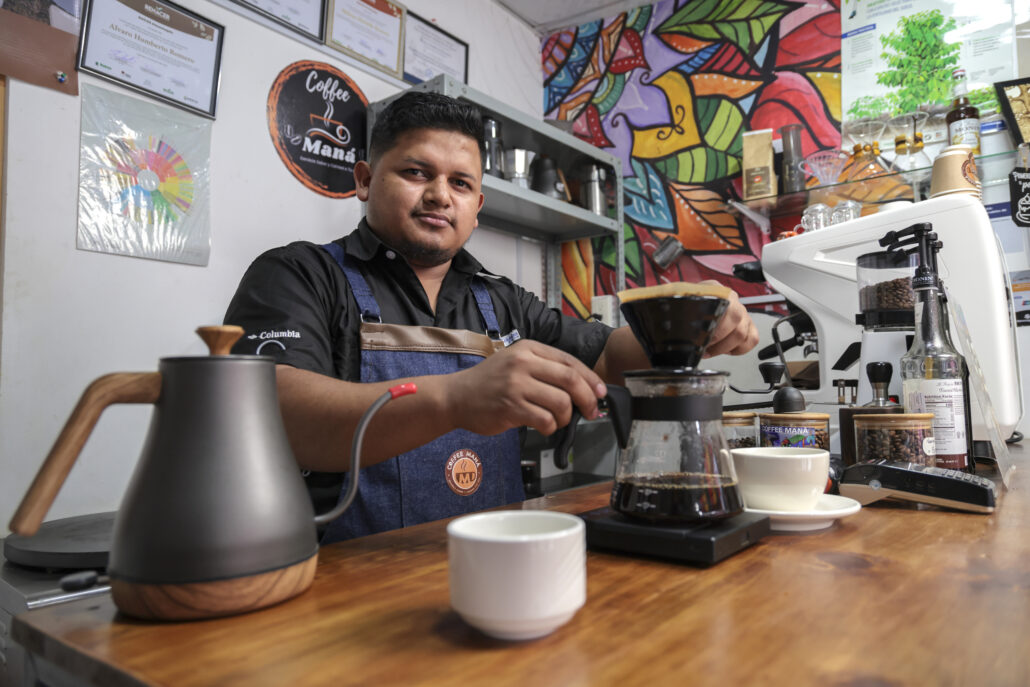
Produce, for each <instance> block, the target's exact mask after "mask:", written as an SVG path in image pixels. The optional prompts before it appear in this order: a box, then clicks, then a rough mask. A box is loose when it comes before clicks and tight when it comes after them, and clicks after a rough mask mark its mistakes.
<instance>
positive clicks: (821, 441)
mask: <svg viewBox="0 0 1030 687" xmlns="http://www.w3.org/2000/svg"><path fill="white" fill-rule="evenodd" d="M758 439H759V443H760V444H761V445H762V446H791V447H794V448H802V447H805V448H822V449H826V450H827V451H829V450H830V415H829V413H759V414H758Z"/></svg>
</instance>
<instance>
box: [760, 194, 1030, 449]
mask: <svg viewBox="0 0 1030 687" xmlns="http://www.w3.org/2000/svg"><path fill="white" fill-rule="evenodd" d="M918 222H929V223H931V224H933V227H934V231H936V232H937V234H938V236H939V237H940V239H941V241H943V243H944V248H943V250H941V252H940V254H939V256H938V261H939V269H940V275H941V277H942V278H943V280H944V282H945V283H946V284H947V286H948V298H949V301H950V302H951V305H952V307H953V308H956V309H957V310H959V311H961V313H962V314H963V316H964V320H965V323H966V325H967V326H968V331H969V335H970V340H971V348H972V351H966V350H963V351H962V353H963V354H964V355H966V357H967V359H968V358H969V356H970V354H971V353H973V354H975V355H976V357H977V358H978V359H979V362H980V366H981V368H982V370H983V377H984V382H985V386H986V390H987V395H988V397H989V398H990V401H991V405H992V406H993V411H994V417H995V418H996V420H997V425H998V430H999V431H1000V434H1001V436H1003V437H1008V436H1009V435H1010V434H1011V433H1012V431H1013V430H1014V429H1015V427H1016V424H1017V423H1018V422H1019V420H1020V418H1021V417H1022V415H1023V403H1022V389H1021V382H1020V378H1019V360H1018V353H1017V346H1016V327H1015V318H1014V313H1013V310H1012V301H1011V298H1010V294H1011V284H1010V282H1009V275H1008V267H1007V266H1006V264H1005V258H1004V254H1003V252H1002V250H1001V247H1000V246H999V244H998V240H997V237H996V235H995V233H994V229H993V227H992V226H991V222H990V219H989V218H988V216H987V211H986V210H985V209H984V206H983V204H982V203H980V202H979V201H978V200H977V199H976V198H973V197H971V196H968V195H963V194H952V195H946V196H941V197H938V198H932V199H930V200H925V201H922V202H920V203H914V204H912V205H909V206H906V207H904V208H897V209H891V210H889V211H885V212H879V213H876V214H873V215H869V216H866V217H860V218H858V219H854V220H850V221H848V222H843V223H841V224H834V225H831V226H829V227H827V228H824V229H820V230H819V231H813V232H805V233H803V234H799V235H797V236H794V237H790V238H787V239H783V240H781V241H775V242H773V243H769V244H767V245H766V246H765V247H764V249H763V253H762V261H761V262H762V270H763V272H764V274H765V278H766V279H767V280H768V282H769V284H770V285H771V286H772V287H773V288H775V289H776V290H777V291H778V292H779V293H780V294H782V295H783V296H784V297H785V298H787V300H788V301H790V302H791V303H793V304H795V305H796V306H797V307H798V308H800V309H801V310H802V311H804V312H805V313H807V314H808V315H809V317H810V318H811V320H812V322H813V323H814V325H815V329H816V334H817V337H818V341H819V355H820V364H819V384H818V387H817V388H815V389H806V390H803V391H802V393H803V394H804V395H805V398H806V401H807V402H808V404H809V405H810V406H812V405H816V406H818V405H826V406H835V405H837V404H838V389H837V386H836V385H835V383H834V382H835V380H837V379H841V378H844V379H848V378H850V379H853V380H856V381H861V380H860V377H862V376H864V375H861V374H860V371H861V370H864V369H865V365H866V364H867V363H870V362H881V361H882V362H889V363H891V364H892V365H893V366H894V369H895V370H897V369H899V367H898V360H897V359H893V356H895V355H897V357H898V358H900V354H899V351H900V353H901V354H903V353H904V350H902V349H903V348H905V347H904V345H903V344H901V343H900V339H899V337H898V335H897V332H894V336H893V340H892V343H890V344H889V345H888V346H887V348H884V347H882V346H881V347H878V348H874V347H873V346H872V345H870V344H869V340H870V337H869V336H868V333H864V331H863V329H864V327H863V326H862V325H859V324H858V323H857V322H856V320H855V315H856V313H857V312H858V311H859V310H860V307H859V294H860V280H859V267H858V260H859V257H860V256H864V255H869V254H873V253H877V252H880V251H882V250H883V247H881V246H880V245H879V241H880V239H882V238H884V236H886V235H887V233H888V232H891V231H899V230H902V229H904V228H905V227H908V226H910V225H912V224H916V223H918ZM897 267H899V269H900V268H901V266H900V265H898V266H897ZM896 276H897V277H900V272H899V275H896ZM892 278H893V277H892ZM953 326H954V325H953ZM864 334H865V335H864ZM888 339H889V337H888ZM888 339H884V341H887V340H888ZM858 346H863V350H862V352H861V355H860V356H858V357H856V356H850V365H847V366H846V368H845V369H840V368H842V367H845V366H844V365H840V364H839V363H840V361H841V359H842V356H843V355H844V353H845V352H847V351H848V350H849V349H850V350H852V351H853V350H855V348H856V347H858ZM888 356H889V357H891V358H892V359H890V360H884V359H883V358H884V357H888ZM874 358H876V359H875V360H874ZM835 363H838V365H837V366H836V367H837V369H834V367H835ZM892 388H894V387H893V386H892ZM871 398H872V394H871V389H870V387H869V386H868V384H864V385H861V386H860V387H859V393H858V397H857V403H858V404H859V405H862V404H863V403H866V402H867V401H869V400H870V399H871ZM973 411H974V412H973V439H974V442H975V443H980V444H981V445H983V442H987V441H988V440H989V432H988V426H987V423H986V421H985V419H984V417H985V413H984V411H983V410H981V409H980V407H979V404H978V403H977V402H976V401H975V399H974V403H973ZM978 455H983V454H980V453H978Z"/></svg>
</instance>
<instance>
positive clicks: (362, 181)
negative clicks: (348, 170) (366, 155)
mask: <svg viewBox="0 0 1030 687" xmlns="http://www.w3.org/2000/svg"><path fill="white" fill-rule="evenodd" d="M371 183H372V167H371V166H369V164H368V163H367V162H365V161H364V160H358V162H357V164H355V165H354V189H355V191H356V193H357V196H358V200H360V201H361V202H362V203H364V202H365V201H367V200H368V187H369V186H370V185H371Z"/></svg>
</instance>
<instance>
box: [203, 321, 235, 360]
mask: <svg viewBox="0 0 1030 687" xmlns="http://www.w3.org/2000/svg"><path fill="white" fill-rule="evenodd" d="M197 334H199V335H200V338H201V339H203V340H204V343H206V344H207V348H208V350H209V351H210V352H211V355H229V351H231V350H232V346H233V344H234V343H236V342H237V341H238V340H239V338H240V337H241V336H243V327H238V326H236V325H234V324H223V325H217V326H211V327H197Z"/></svg>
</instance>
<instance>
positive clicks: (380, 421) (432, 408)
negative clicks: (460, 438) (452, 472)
mask: <svg viewBox="0 0 1030 687" xmlns="http://www.w3.org/2000/svg"><path fill="white" fill-rule="evenodd" d="M276 378H277V382H278V390H279V406H280V408H281V409H282V415H283V422H284V424H285V425H286V434H287V436H288V437H289V440H290V445H291V447H292V448H293V453H294V457H295V458H296V459H297V463H298V464H300V466H301V467H304V468H307V469H309V470H315V471H318V472H343V471H345V470H349V469H350V460H351V459H350V449H351V440H352V438H353V436H354V430H355V428H356V427H357V424H358V421H359V420H360V419H361V416H362V415H363V414H364V412H365V411H366V410H367V409H368V407H369V406H371V405H372V403H373V401H375V400H376V399H377V398H379V397H380V396H381V395H383V394H384V393H386V391H387V390H388V389H390V388H391V387H393V386H396V385H397V384H401V383H403V382H409V381H414V382H415V383H416V384H417V385H418V392H417V393H415V394H413V395H411V396H404V397H402V398H399V399H397V400H395V401H391V402H390V403H388V404H387V405H385V406H384V407H383V408H382V409H381V410H380V411H379V412H378V413H377V414H376V415H375V417H374V418H373V419H372V422H371V423H370V424H369V426H368V429H367V430H366V432H365V438H364V442H363V446H362V449H361V464H362V466H367V465H372V464H374V463H378V462H381V461H383V460H386V459H387V458H390V457H391V456H395V455H398V454H400V453H404V452H406V451H410V450H411V449H413V448H416V447H418V446H421V445H422V444H425V443H427V442H429V441H431V440H433V439H435V438H436V437H438V436H440V435H441V434H444V433H446V432H449V431H450V430H452V429H454V428H455V422H454V419H453V417H451V413H450V410H449V407H448V404H447V403H446V398H445V396H446V393H445V389H444V380H443V379H442V376H439V375H437V376H425V377H413V378H410V379H397V380H393V381H390V382H376V383H355V382H344V381H341V380H339V379H334V378H332V377H326V376H324V375H320V374H317V373H314V372H308V371H306V370H299V369H297V368H294V367H290V366H288V365H279V366H277V367H276Z"/></svg>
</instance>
